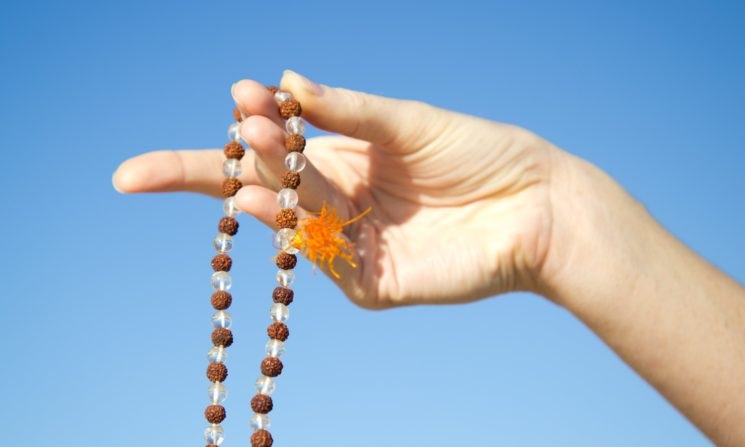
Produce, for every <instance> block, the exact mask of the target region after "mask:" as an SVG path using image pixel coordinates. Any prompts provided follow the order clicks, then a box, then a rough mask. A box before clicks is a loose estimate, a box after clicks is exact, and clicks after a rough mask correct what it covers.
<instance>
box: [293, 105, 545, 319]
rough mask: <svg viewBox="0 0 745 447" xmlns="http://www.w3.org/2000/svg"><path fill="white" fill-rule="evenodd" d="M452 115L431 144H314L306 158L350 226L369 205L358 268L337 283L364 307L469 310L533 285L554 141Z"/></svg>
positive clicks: (355, 235) (355, 231) (359, 237)
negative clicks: (454, 306) (471, 304)
mask: <svg viewBox="0 0 745 447" xmlns="http://www.w3.org/2000/svg"><path fill="white" fill-rule="evenodd" d="M453 115H454V118H453V119H455V120H458V121H459V122H457V123H454V125H453V126H449V127H448V128H446V129H444V130H443V131H442V132H439V133H438V134H436V135H433V136H432V138H429V139H428V140H429V141H427V143H426V144H424V145H416V144H409V143H408V142H401V143H398V144H396V147H385V146H380V145H374V144H372V143H368V142H364V141H360V140H355V139H350V138H346V137H321V138H318V139H315V140H311V142H310V143H309V147H308V149H307V154H308V157H309V159H311V160H312V161H313V163H314V164H315V165H316V166H317V168H318V170H319V171H320V172H321V173H323V174H324V176H325V177H326V178H327V179H329V181H330V183H331V184H332V185H333V186H334V188H333V189H332V190H334V189H335V190H336V191H337V194H335V197H332V198H330V200H331V201H332V203H334V204H335V206H337V207H338V208H339V209H340V211H341V212H342V213H343V214H346V215H348V216H349V217H353V215H355V214H356V213H359V212H360V211H361V210H364V209H366V208H367V207H372V212H371V213H370V214H369V215H368V216H367V217H365V219H363V220H362V221H361V222H360V223H359V224H358V225H353V226H350V227H347V235H348V236H349V237H350V239H352V240H353V241H354V242H355V243H356V247H357V255H358V260H359V266H358V268H357V269H356V270H351V269H347V270H346V271H347V274H351V278H346V279H345V278H342V280H341V281H340V283H339V285H340V286H341V287H342V288H343V289H344V291H345V292H346V293H347V295H348V296H349V297H350V298H351V299H352V300H353V301H355V302H357V303H358V304H360V305H362V306H365V307H374V308H380V307H389V306H392V305H401V304H416V303H433V302H435V303H446V302H462V301H467V300H473V299H477V298H482V297H484V296H488V295H492V294H496V293H499V292H504V291H507V290H514V289H521V288H522V289H524V288H530V287H532V280H533V277H532V274H533V272H534V270H535V268H536V267H537V266H538V264H539V263H540V262H541V260H542V258H543V256H544V254H545V247H546V244H547V235H548V229H549V228H550V214H551V213H550V206H549V199H548V193H547V181H546V180H547V174H546V173H547V172H548V166H547V165H548V160H547V155H545V154H546V153H547V151H545V150H544V149H545V147H542V146H543V145H546V144H547V143H545V142H543V140H540V139H538V138H535V137H532V136H531V135H529V134H527V133H526V132H524V131H522V130H519V129H516V128H513V127H509V126H503V125H498V124H495V123H492V122H488V121H484V120H480V119H476V118H472V117H465V116H460V115H455V114H453ZM469 135H479V136H480V138H481V141H477V140H476V138H473V137H469ZM484 135H487V136H489V138H484ZM453 142H455V144H453Z"/></svg>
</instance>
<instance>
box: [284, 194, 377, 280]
mask: <svg viewBox="0 0 745 447" xmlns="http://www.w3.org/2000/svg"><path fill="white" fill-rule="evenodd" d="M371 210H372V207H369V208H367V209H366V210H365V211H363V212H362V213H360V214H359V215H358V216H356V217H354V218H353V219H349V220H347V221H346V222H342V220H341V219H339V216H337V214H336V210H335V209H334V208H332V207H331V206H329V205H328V204H327V203H326V202H324V203H323V207H322V208H321V212H320V213H313V214H317V215H318V217H308V218H305V219H303V220H302V221H300V222H299V223H298V229H297V233H296V235H295V238H294V239H293V240H292V245H293V246H295V247H296V248H297V249H299V250H300V251H302V252H303V254H304V255H305V256H306V257H307V258H308V259H309V260H310V262H312V263H313V264H315V265H320V264H325V265H326V266H328V268H329V271H330V272H331V274H332V275H334V277H335V278H336V279H339V278H341V276H340V275H339V274H338V273H337V272H336V270H334V259H336V257H340V258H342V259H344V260H345V261H347V263H348V264H349V265H351V266H352V267H357V264H355V263H354V261H353V260H352V259H353V258H354V244H353V243H351V242H349V241H347V240H346V239H344V238H343V237H341V236H340V234H341V232H342V230H343V229H344V227H345V226H347V225H349V224H351V223H353V222H356V221H358V220H359V219H361V218H362V217H363V216H364V215H365V214H367V213H369V212H370V211H371Z"/></svg>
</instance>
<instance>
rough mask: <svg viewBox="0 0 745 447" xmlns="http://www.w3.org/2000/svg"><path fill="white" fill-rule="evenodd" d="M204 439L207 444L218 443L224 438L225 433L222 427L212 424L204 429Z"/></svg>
mask: <svg viewBox="0 0 745 447" xmlns="http://www.w3.org/2000/svg"><path fill="white" fill-rule="evenodd" d="M204 440H205V441H207V444H214V445H220V444H222V442H223V441H224V440H225V434H224V432H223V429H222V427H220V426H219V425H217V424H212V425H210V426H209V427H207V428H206V429H205V430H204Z"/></svg>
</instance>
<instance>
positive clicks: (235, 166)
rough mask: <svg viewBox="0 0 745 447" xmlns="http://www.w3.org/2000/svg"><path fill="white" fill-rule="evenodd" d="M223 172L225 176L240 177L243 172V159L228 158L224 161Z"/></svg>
mask: <svg viewBox="0 0 745 447" xmlns="http://www.w3.org/2000/svg"><path fill="white" fill-rule="evenodd" d="M222 173H223V174H225V177H238V176H240V175H241V174H242V173H243V166H242V165H241V161H240V160H238V159H237V158H228V159H227V160H225V161H224V162H223V163H222Z"/></svg>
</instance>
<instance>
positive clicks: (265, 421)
mask: <svg viewBox="0 0 745 447" xmlns="http://www.w3.org/2000/svg"><path fill="white" fill-rule="evenodd" d="M271 426H272V424H271V423H270V422H269V415H268V414H261V413H254V415H253V416H251V428H253V430H254V431H256V430H269V427H271Z"/></svg>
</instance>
